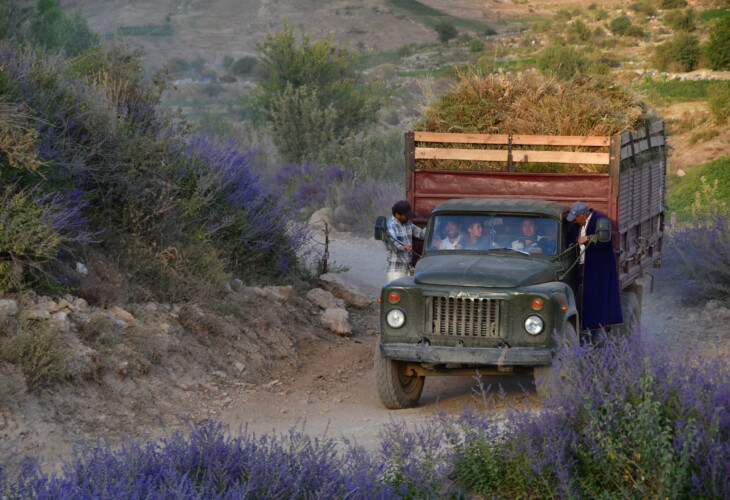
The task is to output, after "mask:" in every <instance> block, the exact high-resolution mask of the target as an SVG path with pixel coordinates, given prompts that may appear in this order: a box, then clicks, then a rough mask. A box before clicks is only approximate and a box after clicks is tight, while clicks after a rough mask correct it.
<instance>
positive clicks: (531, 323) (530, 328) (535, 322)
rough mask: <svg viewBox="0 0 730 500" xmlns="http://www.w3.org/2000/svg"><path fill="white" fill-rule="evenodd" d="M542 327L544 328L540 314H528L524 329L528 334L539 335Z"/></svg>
mask: <svg viewBox="0 0 730 500" xmlns="http://www.w3.org/2000/svg"><path fill="white" fill-rule="evenodd" d="M543 328H545V323H544V322H543V320H542V318H541V317H540V316H528V317H527V319H526V320H525V330H527V333H529V334H530V335H540V334H541V333H542V330H543Z"/></svg>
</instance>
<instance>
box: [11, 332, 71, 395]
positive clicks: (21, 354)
mask: <svg viewBox="0 0 730 500" xmlns="http://www.w3.org/2000/svg"><path fill="white" fill-rule="evenodd" d="M2 357H3V358H5V359H6V360H7V361H9V362H10V363H13V364H16V365H20V369H21V371H22V372H23V375H24V376H25V380H26V384H27V385H28V389H30V390H32V391H35V390H38V389H42V388H44V387H49V386H51V385H53V384H54V383H56V382H58V381H60V380H62V379H63V378H64V377H65V376H66V375H67V374H68V368H67V365H66V362H67V361H68V359H69V354H68V352H67V350H66V349H65V348H64V347H63V344H62V340H61V338H60V335H59V333H58V332H57V331H54V330H51V329H48V328H47V327H44V326H41V325H31V324H25V325H23V326H22V327H21V328H20V329H19V331H18V332H17V334H16V335H15V336H14V337H13V338H12V339H11V340H10V342H8V343H7V344H6V345H5V346H3V350H2Z"/></svg>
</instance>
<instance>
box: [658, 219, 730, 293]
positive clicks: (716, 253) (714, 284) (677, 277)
mask: <svg viewBox="0 0 730 500" xmlns="http://www.w3.org/2000/svg"><path fill="white" fill-rule="evenodd" d="M668 236H669V237H668V238H667V242H666V244H665V246H664V248H663V252H662V253H663V255H664V261H663V267H664V272H665V273H666V274H667V275H668V276H669V277H670V278H671V279H672V281H674V282H675V283H677V284H678V285H679V286H677V287H676V288H677V290H678V291H679V293H680V294H681V298H682V300H684V301H687V302H689V303H699V302H705V301H707V300H713V299H727V298H729V297H730V220H729V219H728V216H727V214H725V213H723V212H719V211H718V212H717V213H713V214H709V215H708V216H707V217H706V218H705V219H704V220H696V221H694V222H693V223H692V224H691V225H687V226H682V227H679V228H676V229H674V230H673V231H671V232H670V233H669V235H668Z"/></svg>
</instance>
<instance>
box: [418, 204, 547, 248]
mask: <svg viewBox="0 0 730 500" xmlns="http://www.w3.org/2000/svg"><path fill="white" fill-rule="evenodd" d="M430 223H431V224H432V226H433V230H432V231H431V235H430V237H429V240H428V242H427V243H426V248H427V249H428V250H461V251H474V250H483V251H484V250H492V249H499V248H507V249H512V250H518V251H522V252H528V253H531V254H545V255H555V253H556V252H557V237H558V221H557V220H556V219H553V218H552V217H540V216H533V215H529V216H524V215H475V214H469V215H459V214H439V215H435V216H434V217H432V219H431V222H430Z"/></svg>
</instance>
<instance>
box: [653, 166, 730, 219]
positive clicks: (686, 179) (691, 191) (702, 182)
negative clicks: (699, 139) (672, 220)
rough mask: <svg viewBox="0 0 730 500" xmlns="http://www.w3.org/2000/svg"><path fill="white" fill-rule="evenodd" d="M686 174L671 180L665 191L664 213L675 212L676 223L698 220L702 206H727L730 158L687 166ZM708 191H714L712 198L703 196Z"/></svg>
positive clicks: (729, 200)
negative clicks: (698, 211)
mask: <svg viewBox="0 0 730 500" xmlns="http://www.w3.org/2000/svg"><path fill="white" fill-rule="evenodd" d="M686 172H687V173H686V175H685V176H683V177H678V176H675V177H672V178H671V179H670V180H669V183H668V184H669V185H668V189H667V199H666V202H667V210H668V211H669V212H676V213H677V218H678V220H679V222H681V223H686V222H689V221H691V220H694V219H697V215H698V213H697V210H698V208H700V207H701V206H703V205H705V206H707V207H711V206H715V205H718V204H722V203H725V204H727V205H730V156H723V157H721V158H718V159H716V160H713V161H709V162H707V163H703V164H701V165H697V166H694V167H689V168H687V171H686ZM708 188H711V189H712V190H713V193H712V195H711V196H706V191H707V189H708ZM698 196H700V197H701V198H700V201H698V200H697V197H698Z"/></svg>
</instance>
